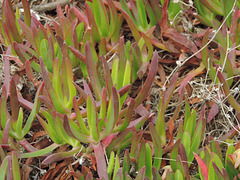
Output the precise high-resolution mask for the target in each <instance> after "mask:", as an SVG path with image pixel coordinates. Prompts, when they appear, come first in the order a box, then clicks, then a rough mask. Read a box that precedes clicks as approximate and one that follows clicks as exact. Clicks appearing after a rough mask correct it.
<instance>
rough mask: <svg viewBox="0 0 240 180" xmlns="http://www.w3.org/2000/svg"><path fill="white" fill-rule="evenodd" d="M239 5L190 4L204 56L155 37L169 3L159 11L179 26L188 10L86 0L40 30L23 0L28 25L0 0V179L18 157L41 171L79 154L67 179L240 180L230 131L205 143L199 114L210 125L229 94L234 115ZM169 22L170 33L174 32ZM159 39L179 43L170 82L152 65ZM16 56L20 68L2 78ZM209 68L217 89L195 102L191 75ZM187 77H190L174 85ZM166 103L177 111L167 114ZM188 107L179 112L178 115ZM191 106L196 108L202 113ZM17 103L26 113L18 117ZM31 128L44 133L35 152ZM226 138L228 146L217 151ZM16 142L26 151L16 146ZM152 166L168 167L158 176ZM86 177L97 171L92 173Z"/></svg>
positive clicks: (143, 0) (16, 172) (14, 174)
mask: <svg viewBox="0 0 240 180" xmlns="http://www.w3.org/2000/svg"><path fill="white" fill-rule="evenodd" d="M235 2H236V1H226V0H199V1H197V0H196V1H194V4H195V7H196V9H197V11H198V14H195V13H192V14H193V15H194V16H195V17H196V18H198V19H199V21H201V22H202V23H203V24H205V25H208V26H210V28H209V29H208V30H206V32H205V33H202V38H198V41H196V44H197V46H199V48H201V47H202V49H201V56H196V57H193V56H194V55H193V56H192V55H191V54H190V53H191V47H189V48H187V47H186V45H185V44H184V43H185V42H182V41H181V40H179V39H178V37H172V39H171V36H170V35H169V36H166V37H158V36H163V35H162V34H163V32H160V33H159V32H158V26H159V25H160V26H161V23H160V22H161V20H162V13H161V11H162V9H161V7H162V6H163V4H164V3H165V5H166V4H167V5H168V4H169V6H164V7H167V8H168V16H166V17H165V18H166V19H165V20H166V22H167V23H168V18H169V19H170V25H172V23H174V26H178V25H179V24H178V21H175V19H176V18H177V17H178V15H179V14H181V11H182V10H184V8H186V7H185V5H184V3H183V2H182V1H181V2H178V3H175V2H173V1H171V2H170V1H166V0H165V1H164V0H161V3H160V2H158V1H157V0H152V1H147V0H137V1H132V0H130V1H129V2H126V1H125V0H120V2H117V1H112V0H106V1H105V0H92V1H86V2H85V8H86V11H85V12H84V11H81V10H79V9H77V8H76V7H71V8H70V7H68V6H66V7H65V9H64V10H62V8H61V6H60V5H58V7H57V10H56V12H57V19H58V20H57V21H55V20H51V22H50V23H51V25H50V24H49V23H46V24H45V25H42V23H40V21H39V20H37V19H36V17H35V16H34V15H33V14H31V13H30V8H29V4H28V2H27V1H26V0H23V1H22V4H23V8H24V21H23V20H20V19H19V17H20V14H19V9H18V8H16V12H14V8H13V6H12V4H11V1H10V0H4V2H3V8H2V19H1V20H0V33H1V35H2V37H3V39H4V41H5V46H6V51H4V56H3V57H4V58H3V59H4V60H3V61H4V68H5V69H4V78H5V79H4V84H3V86H2V94H1V100H0V145H1V146H0V162H1V165H0V179H5V177H7V179H20V174H21V172H20V171H21V166H20V165H19V159H21V158H33V157H34V158H35V157H36V158H40V157H44V159H43V160H42V159H39V161H41V163H42V164H45V165H51V164H52V163H54V162H57V163H61V161H62V160H63V162H64V163H65V160H68V159H73V157H75V158H76V159H78V161H79V164H80V165H81V166H79V167H77V166H76V168H78V169H77V171H78V170H80V169H81V170H80V171H81V172H75V170H76V168H75V167H74V168H75V169H74V172H73V171H72V170H71V171H70V170H69V172H68V173H69V174H71V175H73V176H75V177H76V178H78V179H93V178H100V179H105V180H107V179H120V180H122V179H123V180H128V179H132V178H135V179H137V180H138V179H162V178H163V179H199V178H200V179H234V178H237V177H239V174H240V173H239V164H240V163H239V149H238V147H239V145H236V146H234V145H233V140H231V139H230V138H232V136H233V135H234V133H236V131H235V130H236V129H237V128H238V127H237V128H235V127H234V129H233V130H231V131H230V132H229V133H226V135H224V136H223V137H220V138H222V139H223V140H222V141H219V142H222V144H220V143H219V142H218V141H215V140H214V139H213V138H212V137H210V136H209V137H208V138H207V140H206V139H205V135H206V134H205V131H206V127H208V126H207V125H206V123H207V121H206V118H205V116H206V114H208V119H211V120H212V118H213V117H212V116H213V114H214V116H215V115H216V113H217V112H218V111H219V108H216V106H218V105H219V106H220V105H221V106H222V105H223V104H221V103H225V102H224V101H225V100H226V99H227V100H228V102H229V104H230V106H231V107H232V108H233V109H234V110H235V111H236V112H239V111H240V105H239V104H238V101H237V100H236V99H235V94H234V93H235V91H234V92H233V91H232V90H231V87H232V86H233V85H235V84H234V83H235V82H237V81H236V80H237V77H235V79H234V78H233V76H234V75H239V63H237V54H238V55H239V52H238V45H239V31H240V30H239V29H240V28H239V27H240V25H239V15H238V14H239V10H238V6H239V4H240V3H239V1H237V2H236V3H235ZM235 5H236V6H235ZM165 10H166V9H165ZM188 13H191V12H190V11H188ZM185 15H187V13H186V14H185ZM228 16H229V17H228ZM167 17H168V18H167ZM219 17H223V21H221V22H220V19H221V18H219ZM163 20H164V19H163ZM124 21H126V23H127V25H128V26H129V28H130V33H129V34H130V35H131V36H132V37H133V38H134V40H135V41H134V40H133V38H132V39H131V38H130V39H126V38H125V39H124V38H123V37H121V36H122V35H125V34H126V31H125V29H124V28H123V25H126V24H124ZM167 23H166V24H165V25H168V24H167ZM170 25H169V27H168V30H169V31H173V30H175V29H174V28H173V27H171V26H170ZM161 28H162V27H161ZM161 30H162V31H163V28H162V29H161ZM173 32H175V33H179V32H177V31H173ZM212 32H216V33H215V34H213V33H212ZM185 33H187V32H185ZM181 35H182V36H181V37H184V38H185V36H184V35H183V34H181ZM155 36H156V37H155ZM179 36H180V34H179ZM181 37H179V38H181ZM196 37H198V36H196ZM184 38H183V39H184ZM161 39H162V40H163V39H166V41H165V40H164V41H165V43H168V44H167V45H169V46H174V47H175V48H178V50H179V52H180V54H179V53H175V52H174V53H173V54H170V55H171V60H170V59H166V63H169V62H170V63H171V61H172V59H173V60H175V59H176V58H175V57H177V58H178V60H177V68H175V70H176V69H177V70H178V71H179V72H175V70H173V71H172V72H171V74H170V75H169V74H167V73H168V72H167V71H166V72H165V71H164V69H163V68H162V69H161V68H160V67H162V65H161V64H160V63H162V62H164V61H163V60H162V58H163V57H164V56H165V55H166V54H165V53H162V52H160V51H159V49H158V48H161V49H166V47H165V45H164V44H163V42H162V41H161ZM133 41H134V42H133ZM191 43H193V42H192V41H191ZM191 43H190V44H191ZM197 46H196V48H197ZM211 48H215V51H213V50H211ZM154 50H155V51H154ZM156 50H157V51H158V52H157V51H156ZM185 52H188V53H189V55H190V56H191V58H189V59H188V58H187V57H186V53H185ZM159 53H160V55H161V56H159ZM167 56H168V55H167ZM194 58H195V59H194ZM197 58H198V59H197ZM199 58H201V59H199ZM196 59H197V60H196ZM12 60H13V62H15V63H16V64H17V66H18V67H19V68H20V70H19V72H17V73H15V74H14V75H13V76H12V77H11V78H10V74H11V75H12V73H11V71H10V64H11V63H10V61H11V62H12ZM188 60H189V61H188ZM182 61H186V62H187V61H188V63H190V64H191V63H192V62H193V65H197V66H199V67H198V68H196V70H194V71H192V72H189V73H187V74H184V73H182V72H180V71H181V70H180V69H181V68H182V69H184V68H185V66H183V65H184V64H181V63H182ZM178 62H180V65H179V63H178ZM164 63H165V62H164ZM174 63H175V62H174ZM174 63H173V64H174ZM185 65H186V66H187V65H188V64H185ZM172 66H173V65H171V66H169V67H168V68H171V67H172ZM205 69H206V74H207V75H209V77H210V79H211V80H210V79H209V81H211V83H212V85H211V89H216V87H217V86H218V87H217V88H218V91H219V92H218V93H216V94H217V95H216V96H215V94H214V95H212V96H211V97H213V98H212V99H211V98H207V99H204V98H205V97H200V99H201V100H199V101H198V99H196V98H194V96H195V95H193V94H191V93H192V92H189V91H192V89H191V88H192V84H191V83H190V80H191V79H192V78H194V77H195V76H197V75H201V74H202V73H205V72H204V70H205ZM78 70H80V71H78ZM170 70H172V69H170ZM22 73H26V76H27V78H28V80H30V81H31V83H33V87H34V88H35V89H36V93H35V97H34V100H31V97H30V96H25V95H26V94H23V95H22V94H21V93H22V92H23V91H21V90H19V89H18V84H19V82H20V80H19V79H20V76H22ZM37 73H41V77H42V79H41V80H38V79H37V78H36V76H35V75H36V74H37ZM157 73H158V74H157ZM166 74H167V75H166ZM183 74H184V76H185V75H186V77H184V78H183V79H182V78H181V77H182V76H183ZM156 75H158V76H156ZM207 75H206V76H207ZM166 76H168V77H167V80H166ZM179 76H180V77H179ZM158 77H160V79H161V82H159V81H158ZM169 78H171V81H169V82H168V80H169ZM206 79H207V78H206ZM140 81H142V85H141V86H139V85H138V87H137V90H136V84H135V82H136V83H139V82H140ZM154 82H155V84H154ZM220 83H221V84H220ZM162 84H164V85H163V87H162ZM156 85H158V86H160V87H162V88H159V92H158V95H159V98H160V101H159V106H158V111H157V113H152V111H151V107H150V109H149V107H148V103H149V102H148V101H147V102H146V101H145V100H146V99H147V98H148V100H149V99H151V98H152V96H151V95H150V96H149V93H150V92H151V88H152V86H154V87H155V86H156ZM188 85H189V86H188ZM204 85H205V88H208V86H206V84H204ZM166 86H167V88H166ZM178 87H179V88H178ZM26 88H27V87H26ZM185 89H186V92H187V93H188V94H186V93H185ZM24 90H25V89H24ZM135 91H136V92H135ZM212 92H213V91H211V93H212ZM211 93H210V94H211ZM189 94H191V95H189ZM212 94H213V93H212ZM187 95H188V96H187ZM23 96H24V97H25V98H26V99H28V100H26V99H25V98H23ZM222 97H223V98H224V100H222ZM203 99H204V101H202V100H203ZM151 100H152V99H151ZM173 100H176V102H177V105H176V104H175V105H174V110H171V112H170V113H169V109H170V108H171V107H172V104H171V103H172V101H173ZM192 100H193V102H192ZM31 101H33V102H31ZM184 102H185V110H182V111H181V110H180V109H181V108H182V104H184ZM195 102H197V103H199V102H201V109H199V108H198V106H197V105H196V104H194V103H195ZM206 102H207V103H206ZM190 103H191V104H190ZM213 103H214V105H212V104H213ZM205 104H207V105H208V106H209V107H208V106H206V105H205ZM198 105H199V104H198ZM193 107H194V108H193ZM231 107H230V108H231ZM25 108H26V109H27V110H28V111H29V112H30V113H29V115H25ZM208 108H209V109H210V108H211V109H210V112H209V109H208ZM230 108H229V109H230ZM215 110H217V112H212V111H215ZM222 110H224V107H223V106H222ZM229 111H230V110H229ZM231 112H233V111H231ZM169 114H170V115H169ZM224 114H225V112H224ZM166 115H167V118H166ZM227 115H228V114H227ZM227 115H226V117H227ZM36 117H37V118H36ZM169 119H170V120H169ZM227 119H228V118H227ZM34 121H35V122H37V123H38V125H39V126H40V127H41V128H42V130H43V132H44V133H45V134H47V137H48V138H49V139H48V141H49V142H48V143H45V144H44V146H39V147H40V148H39V149H37V148H36V147H35V145H32V143H33V142H29V135H31V134H32V131H33V132H34V129H32V128H33V127H34V126H33V122H34ZM209 121H210V120H209ZM176 125H178V126H176ZM209 126H211V124H209ZM35 140H36V139H35ZM34 143H35V142H34ZM224 143H228V147H227V150H226V153H225V156H224V154H223V152H222V148H223V147H224ZM201 145H202V146H201ZM20 146H21V147H23V148H24V149H25V150H26V151H27V152H26V151H24V152H23V151H22V150H21V151H19V149H18V148H19V147H20ZM235 148H236V149H235ZM61 149H64V150H63V151H61ZM83 153H84V154H87V155H88V156H89V157H91V158H90V159H91V161H92V167H90V166H89V167H86V166H85V165H83V164H81V163H82V162H81V161H80V160H81V156H82V154H83ZM194 158H195V159H196V161H197V163H195V161H194ZM28 161H29V160H28ZM69 162H70V161H69ZM193 163H195V165H196V166H198V174H197V175H195V177H193V176H192V175H191V173H190V170H192V169H193ZM70 164H72V162H70ZM69 167H70V165H69ZM72 167H73V166H72ZM56 169H58V168H56ZM160 169H164V172H163V173H162V174H160V173H159V170H160ZM91 171H92V172H94V171H96V172H97V175H94V176H93V173H92V172H91Z"/></svg>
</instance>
